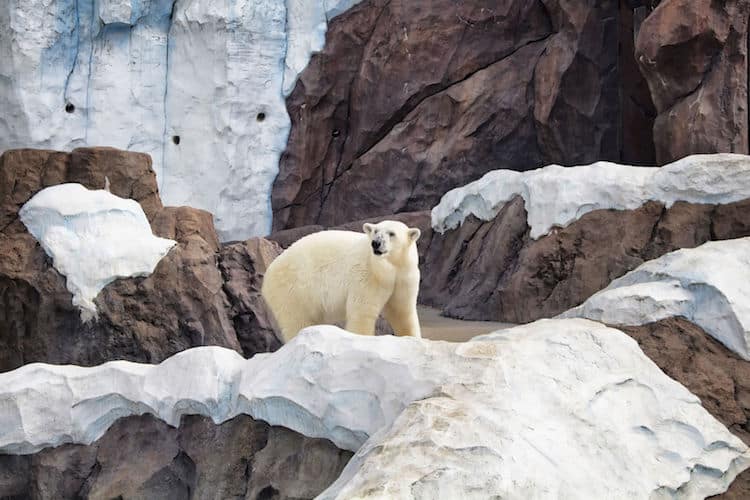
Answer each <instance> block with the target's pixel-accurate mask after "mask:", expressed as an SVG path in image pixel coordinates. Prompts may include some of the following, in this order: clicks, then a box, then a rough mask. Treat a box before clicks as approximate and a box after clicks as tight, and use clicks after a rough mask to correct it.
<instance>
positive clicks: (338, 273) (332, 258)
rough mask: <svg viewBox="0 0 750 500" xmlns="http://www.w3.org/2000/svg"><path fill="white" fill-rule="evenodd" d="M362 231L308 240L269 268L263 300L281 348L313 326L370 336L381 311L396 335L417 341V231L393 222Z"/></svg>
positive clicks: (313, 236) (321, 234) (315, 235)
mask: <svg viewBox="0 0 750 500" xmlns="http://www.w3.org/2000/svg"><path fill="white" fill-rule="evenodd" d="M362 229H363V230H364V234H363V233H357V232H353V231H321V232H318V233H313V234H310V235H308V236H305V237H303V238H301V239H299V240H298V241H296V242H295V243H294V244H292V245H291V246H290V247H289V248H288V249H286V250H285V251H284V252H283V253H282V254H281V255H279V256H278V257H277V258H276V259H275V260H274V261H273V262H271V265H270V266H269V267H268V270H267V271H266V275H265V277H264V279H263V287H262V289H261V293H262V295H263V298H264V299H265V301H266V303H267V304H268V306H269V308H270V309H271V312H272V313H273V315H274V317H275V318H276V322H277V323H278V325H279V327H280V328H281V334H282V336H283V337H284V338H283V340H284V342H288V341H289V340H291V339H292V338H293V337H294V336H295V335H297V332H299V331H300V330H301V329H302V328H304V327H306V326H310V325H317V324H339V325H343V326H344V328H346V329H347V330H349V331H350V332H355V333H360V334H363V335H373V334H374V333H375V321H376V320H377V318H378V316H379V315H380V313H381V312H382V313H383V316H384V317H385V319H386V320H387V321H388V323H390V325H391V327H392V328H393V330H394V332H395V333H396V335H411V336H413V337H421V336H422V334H421V330H420V328H419V319H418V318H417V293H418V291H419V255H418V254H417V245H416V242H417V239H419V235H420V231H419V229H417V228H409V227H408V226H407V225H406V224H403V223H401V222H398V221H390V220H389V221H383V222H380V223H378V224H365V225H364V226H362Z"/></svg>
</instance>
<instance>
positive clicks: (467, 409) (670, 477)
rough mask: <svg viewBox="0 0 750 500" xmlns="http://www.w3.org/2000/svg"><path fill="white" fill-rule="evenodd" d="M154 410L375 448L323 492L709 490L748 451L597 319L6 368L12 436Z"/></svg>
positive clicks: (627, 493) (68, 435)
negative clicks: (452, 337)
mask: <svg viewBox="0 0 750 500" xmlns="http://www.w3.org/2000/svg"><path fill="white" fill-rule="evenodd" d="M146 412H148V413H152V414H154V415H156V416H158V417H159V418H161V419H163V420H165V421H167V422H168V423H170V424H172V425H177V424H179V421H180V416H181V415H184V414H195V413H197V414H201V415H207V416H210V417H211V418H212V419H213V420H214V421H215V422H217V423H218V422H222V421H225V420H227V419H229V418H232V417H233V416H235V415H237V414H239V413H246V414H249V415H251V416H253V417H254V418H256V419H262V420H264V421H266V422H268V423H270V424H272V425H279V426H283V427H287V428H290V429H292V430H295V431H298V432H301V433H303V434H305V435H307V436H311V437H323V438H328V439H330V440H331V441H333V442H334V443H335V444H336V445H337V446H339V447H341V448H346V449H350V450H359V451H358V452H357V454H356V455H355V457H354V458H353V459H352V461H351V462H350V463H349V465H348V466H347V467H346V469H345V470H344V472H343V473H342V476H341V477H340V478H339V480H338V481H337V482H336V483H334V484H333V485H332V486H331V487H330V488H329V489H328V490H327V491H326V492H324V493H323V494H322V496H321V498H342V499H343V498H364V497H367V498H435V497H436V496H437V492H440V496H441V497H445V498H487V497H491V496H493V495H496V496H499V497H502V498H538V497H549V498H614V497H618V498H623V497H626V498H644V499H646V498H661V497H670V498H673V497H674V498H703V497H705V496H709V495H712V494H716V493H720V492H722V491H724V490H725V489H726V488H727V486H728V485H729V484H730V483H731V481H732V480H733V479H734V477H735V476H736V475H737V474H738V473H739V472H741V471H742V470H744V469H745V468H747V467H748V466H750V453H749V452H748V448H747V446H745V445H744V444H743V443H742V441H740V440H739V439H738V438H737V437H735V436H733V435H732V434H730V433H729V432H728V431H727V429H726V428H725V427H724V426H723V425H721V424H720V423H719V422H718V421H717V420H716V419H714V418H713V417H712V416H711V415H710V414H709V413H708V412H707V411H706V410H705V409H704V408H703V407H702V406H701V405H700V401H699V400H698V399H697V398H696V397H695V396H693V395H692V394H691V393H690V392H688V391H687V389H685V388H684V387H683V386H682V385H680V384H678V383H677V382H675V381H673V380H672V379H670V378H668V377H667V376H666V375H664V374H663V373H662V372H661V371H660V370H659V369H658V368H657V367H656V365H654V364H653V363H652V362H651V361H650V360H649V359H648V358H646V356H645V355H644V354H643V353H642V352H641V350H640V349H639V348H638V345H637V344H636V342H635V341H633V340H632V339H631V338H630V337H628V336H626V335H625V334H623V333H622V332H619V331H618V330H614V329H612V328H607V327H605V326H603V325H601V324H598V323H595V322H591V321H588V320H582V319H571V320H543V321H539V322H536V323H533V324H529V325H525V326H522V327H516V328H513V329H510V330H505V331H503V332H501V333H495V334H491V335H488V336H484V337H480V338H478V339H476V340H475V341H471V342H468V343H463V344H457V343H446V342H432V341H429V340H422V339H414V338H400V337H390V336H388V337H365V336H359V335H353V334H350V333H347V332H344V331H342V330H340V329H338V328H335V327H327V326H321V327H313V328H308V329H306V330H304V331H303V332H301V333H300V335H299V336H297V337H296V338H295V339H294V340H293V341H292V342H290V343H289V344H287V345H285V346H284V347H283V348H281V349H280V350H279V351H277V352H275V353H273V354H259V355H256V356H255V357H253V358H251V359H249V360H246V359H243V358H242V357H241V356H240V355H239V354H237V353H235V352H232V351H229V350H226V349H222V348H217V347H200V348H194V349H191V350H188V351H184V352H181V353H179V354H177V355H175V356H173V357H172V358H170V359H168V360H166V361H164V362H163V363H161V364H160V365H140V364H134V363H129V362H124V361H114V362H110V363H107V364H104V365H101V366H98V367H93V368H80V367H74V366H52V365H41V364H31V365H26V366H24V367H21V368H19V369H17V370H14V371H12V372H8V373H5V374H0V453H20V454H24V453H32V452H34V451H36V450H39V449H42V448H44V447H48V446H56V445H59V444H62V443H66V442H78V443H90V442H92V441H94V440H95V439H97V438H98V437H99V436H101V435H102V434H103V433H104V432H105V431H106V429H107V428H108V427H109V426H110V425H111V424H112V423H113V422H114V421H115V420H116V419H118V418H120V417H123V416H127V415H133V414H142V413H146Z"/></svg>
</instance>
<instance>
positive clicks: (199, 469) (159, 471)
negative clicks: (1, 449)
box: [0, 415, 351, 500]
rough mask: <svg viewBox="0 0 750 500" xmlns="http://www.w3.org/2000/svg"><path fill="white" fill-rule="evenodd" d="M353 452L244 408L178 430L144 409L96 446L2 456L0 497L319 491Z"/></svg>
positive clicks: (187, 420)
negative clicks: (231, 415) (240, 412)
mask: <svg viewBox="0 0 750 500" xmlns="http://www.w3.org/2000/svg"><path fill="white" fill-rule="evenodd" d="M350 457H351V453H350V452H348V451H342V450H339V449H338V448H336V447H335V446H334V445H333V444H332V443H331V442H329V441H326V440H322V439H310V438H307V437H305V436H302V435H301V434H298V433H295V432H293V431H290V430H288V429H284V428H281V427H270V426H268V424H266V423H264V422H261V421H255V420H253V419H252V418H250V417H248V416H244V415H242V416H239V417H235V418H234V419H232V420H229V421H227V422H224V423H223V424H221V425H216V424H214V423H213V422H211V420H210V419H209V418H206V417H200V416H186V417H183V419H182V423H181V425H180V427H179V428H177V429H175V428H173V427H170V426H169V425H167V424H166V423H164V422H162V421H161V420H158V419H156V418H155V417H152V416H151V415H143V416H135V417H127V418H123V419H121V420H118V421H117V422H115V424H114V425H113V426H112V427H110V428H109V430H107V432H106V433H105V434H104V436H102V437H101V438H100V439H99V440H97V441H96V442H94V443H93V444H91V445H89V446H84V445H63V446H60V447H58V448H52V449H45V450H42V451H41V452H39V453H36V454H34V455H26V456H13V455H0V497H1V498H7V497H13V498H34V499H39V500H42V499H73V498H91V499H109V498H143V499H147V498H164V499H170V498H174V499H186V498H195V499H202V498H247V499H253V500H255V499H263V498H274V499H287V498H295V499H296V498H299V499H302V498H314V497H315V496H316V495H317V494H319V493H320V492H322V491H323V490H324V489H325V488H326V487H327V486H329V485H330V484H331V483H332V482H333V481H334V480H335V479H336V478H337V477H338V476H339V474H340V473H341V470H342V469H343V467H344V466H345V465H346V462H348V460H349V458H350ZM6 471H7V472H6Z"/></svg>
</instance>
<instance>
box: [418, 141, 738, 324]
mask: <svg viewBox="0 0 750 500" xmlns="http://www.w3.org/2000/svg"><path fill="white" fill-rule="evenodd" d="M598 167H599V168H594V167H593V166H591V167H573V168H566V169H563V168H560V167H546V168H543V169H540V170H536V171H532V172H525V173H518V172H510V171H498V172H491V173H489V174H487V175H486V176H485V177H483V178H482V179H481V180H479V181H476V182H475V183H472V184H469V185H467V186H464V187H462V188H459V189H456V190H455V191H453V192H449V193H447V194H446V195H445V196H444V197H443V200H441V203H440V204H439V205H438V206H437V207H435V209H434V210H433V224H434V225H435V227H436V229H437V231H443V233H442V234H440V233H439V232H436V233H435V234H434V235H433V237H432V240H431V242H430V245H429V248H428V249H427V251H426V254H425V257H424V259H423V266H424V269H425V271H424V272H423V276H424V279H423V283H422V289H421V294H420V300H421V301H422V302H424V303H426V304H429V305H433V306H436V307H439V308H441V309H442V310H443V311H444V312H445V313H446V314H448V315H450V316H454V317H458V318H465V319H484V320H499V321H508V322H528V321H533V320H535V319H539V318H543V317H550V316H554V315H556V314H559V313H562V312H564V311H566V310H567V309H569V308H571V307H574V306H576V305H578V304H580V303H581V302H583V301H584V300H586V299H587V298H588V297H590V296H591V295H593V294H594V293H595V292H597V291H599V290H601V289H603V288H605V287H606V286H607V285H609V283H610V282H611V281H612V280H613V279H615V278H618V277H620V276H622V275H623V274H625V273H626V272H627V271H630V270H632V269H635V268H636V267H637V266H639V265H640V264H642V263H643V262H645V261H647V260H651V259H654V258H656V257H658V256H660V255H663V254H665V253H667V252H670V251H672V250H676V249H679V248H689V247H695V246H698V245H700V244H702V243H704V242H706V241H708V240H721V239H730V238H737V237H742V236H748V235H750V223H749V222H748V220H747V217H746V216H745V214H746V211H747V209H748V206H749V204H750V201H748V200H746V199H744V198H747V196H748V194H747V193H750V189H749V186H748V182H750V176H749V174H750V168H748V159H747V157H744V156H724V155H716V156H694V157H689V158H686V159H684V160H681V161H679V162H676V163H674V164H672V165H668V166H666V167H662V168H661V169H657V168H642V167H638V168H636V167H624V166H619V165H611V164H599V165H598ZM680 199H683V200H687V201H676V200H680ZM649 200H655V201H649ZM461 222H462V225H461V226H460V227H456V226H458V224H459V223H461ZM449 228H455V229H449ZM487 249H492V251H487Z"/></svg>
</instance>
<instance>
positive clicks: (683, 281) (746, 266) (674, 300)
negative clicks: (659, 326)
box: [560, 238, 750, 361]
mask: <svg viewBox="0 0 750 500" xmlns="http://www.w3.org/2000/svg"><path fill="white" fill-rule="evenodd" d="M673 316H682V317H684V318H686V319H688V320H689V321H691V322H693V323H695V324H696V325H698V326H700V327H701V328H703V330H705V331H706V333H708V334H710V335H711V336H713V337H714V338H716V340H718V341H719V342H721V343H722V344H724V345H725V346H727V347H728V348H729V349H731V350H732V351H734V352H736V353H737V354H738V355H740V356H741V357H742V358H744V359H746V360H748V361H750V238H740V239H736V240H725V241H709V242H708V243H704V244H703V245H701V246H699V247H697V248H686V249H682V250H677V251H675V252H671V253H668V254H666V255H663V256H661V257H659V258H658V259H655V260H651V261H648V262H646V263H644V264H641V265H640V266H638V267H637V268H636V269H634V270H633V271H631V272H629V273H628V274H626V275H625V276H623V277H621V278H618V279H616V280H614V281H613V282H612V283H610V285H609V286H608V287H607V288H605V289H604V290H601V291H599V292H597V293H595V294H594V295H592V296H591V297H590V298H589V299H588V300H586V301H585V302H584V303H583V304H581V305H580V306H578V307H575V308H573V309H571V310H569V311H566V312H564V313H563V314H561V315H560V317H565V318H574V317H583V318H589V319H593V320H596V321H601V322H603V323H608V324H613V325H643V324H646V323H651V322H653V321H659V320H661V319H664V318H669V317H673Z"/></svg>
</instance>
